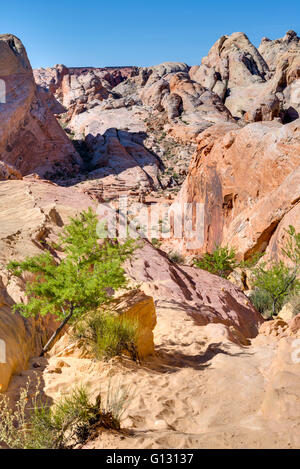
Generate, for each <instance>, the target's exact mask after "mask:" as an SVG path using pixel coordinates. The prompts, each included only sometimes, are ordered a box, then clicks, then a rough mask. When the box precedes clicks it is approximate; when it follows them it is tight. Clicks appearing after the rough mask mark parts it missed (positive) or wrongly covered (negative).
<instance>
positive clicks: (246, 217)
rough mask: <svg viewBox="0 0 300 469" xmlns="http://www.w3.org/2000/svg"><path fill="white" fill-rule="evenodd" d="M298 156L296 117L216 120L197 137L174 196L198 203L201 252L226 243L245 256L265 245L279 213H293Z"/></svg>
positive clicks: (299, 186)
mask: <svg viewBox="0 0 300 469" xmlns="http://www.w3.org/2000/svg"><path fill="white" fill-rule="evenodd" d="M299 154H300V120H297V121H295V122H293V123H290V124H287V125H285V126H283V125H281V124H279V123H275V122H274V123H257V124H249V125H247V126H246V127H245V128H243V129H238V127H237V126H235V125H232V124H222V125H217V126H214V127H212V128H210V129H208V130H207V131H206V132H204V133H203V134H202V135H201V137H199V141H198V151H197V152H196V155H195V157H194V159H193V161H192V163H191V166H190V169H189V175H188V177H187V180H186V182H185V183H184V186H183V188H182V190H181V193H180V195H179V197H178V199H179V200H180V201H181V202H199V203H203V204H204V210H205V228H204V231H205V236H204V239H205V242H204V246H203V250H204V251H207V250H208V251H210V250H212V249H213V248H214V246H215V245H216V244H221V243H222V244H230V245H231V246H234V247H235V248H236V249H237V251H238V253H239V255H240V257H244V258H248V257H249V256H250V255H251V254H252V253H254V252H261V251H264V250H265V249H266V247H267V246H268V243H269V241H270V239H271V237H272V236H273V235H274V233H275V231H276V229H277V227H278V225H279V223H280V222H282V223H283V224H284V226H286V225H287V223H285V222H284V218H285V216H286V217H291V214H292V212H291V210H292V209H293V210H294V213H295V216H296V217H297V213H299V211H298V208H299V207H298V206H299V197H300V166H299V163H300V160H299ZM296 206H297V208H296ZM289 212H290V214H289ZM275 246H276V242H275V238H274V242H273V247H272V248H270V249H272V250H273V249H275V250H276V249H278V248H276V247H275Z"/></svg>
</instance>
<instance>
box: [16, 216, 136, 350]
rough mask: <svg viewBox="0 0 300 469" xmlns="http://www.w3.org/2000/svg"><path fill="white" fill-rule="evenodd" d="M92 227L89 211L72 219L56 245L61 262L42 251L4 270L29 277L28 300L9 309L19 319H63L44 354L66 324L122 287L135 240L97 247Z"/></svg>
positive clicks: (103, 242) (107, 242)
mask: <svg viewBox="0 0 300 469" xmlns="http://www.w3.org/2000/svg"><path fill="white" fill-rule="evenodd" d="M97 224H98V219H97V216H96V215H95V214H94V213H93V211H92V210H91V209H89V210H88V211H86V212H85V211H84V212H82V213H81V214H80V215H79V216H77V217H75V218H71V220H70V224H69V225H67V226H65V227H64V230H63V232H62V234H61V235H60V240H59V243H58V244H57V246H56V249H57V250H58V251H60V252H62V256H61V257H62V259H61V260H59V259H56V258H54V257H53V256H52V255H51V254H50V253H49V252H47V253H44V254H40V255H37V256H34V257H28V258H27V259H26V260H25V261H23V262H16V261H12V262H10V263H9V264H8V266H7V268H8V270H9V271H10V272H11V273H12V274H13V275H15V276H19V277H20V276H21V275H22V274H23V273H24V272H31V273H33V274H34V280H33V281H32V282H28V283H27V285H26V295H27V298H28V302H27V303H26V304H25V303H21V304H17V305H15V307H14V310H15V311H18V312H20V313H21V314H22V315H23V316H24V317H30V316H37V315H41V316H45V315H47V314H48V313H52V314H54V315H56V316H57V317H58V319H60V320H61V321H62V322H61V324H60V326H59V327H58V329H57V330H56V332H55V333H54V334H53V336H52V337H51V339H50V341H49V342H48V343H47V344H46V346H45V347H44V349H43V354H44V353H46V352H47V351H48V350H49V349H50V347H51V345H52V343H53V342H54V340H55V339H56V337H57V336H58V335H59V333H60V332H61V331H62V330H63V329H64V328H65V326H66V324H67V323H69V322H73V321H75V320H76V319H78V318H79V317H80V316H81V315H82V314H84V313H86V312H88V311H91V310H94V309H96V308H97V307H98V306H100V305H101V304H103V303H105V302H107V301H109V299H110V291H111V289H113V290H117V289H119V288H121V287H124V286H126V283H127V281H126V277H125V273H124V270H123V268H122V264H123V262H124V261H125V260H126V259H127V258H128V257H129V256H130V255H131V254H132V252H133V251H134V249H135V247H134V242H133V241H132V240H130V239H128V240H126V241H125V242H123V243H122V244H121V243H119V242H118V241H117V240H111V239H106V240H101V244H100V240H99V238H98V235H97Z"/></svg>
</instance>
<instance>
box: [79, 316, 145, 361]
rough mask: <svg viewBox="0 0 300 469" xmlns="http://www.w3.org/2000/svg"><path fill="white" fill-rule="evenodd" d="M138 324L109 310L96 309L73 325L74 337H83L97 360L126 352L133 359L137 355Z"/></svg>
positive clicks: (136, 357)
mask: <svg viewBox="0 0 300 469" xmlns="http://www.w3.org/2000/svg"><path fill="white" fill-rule="evenodd" d="M137 331H138V324H137V322H135V321H133V320H129V319H127V318H124V317H118V316H115V315H113V314H112V313H109V312H103V311H96V312H94V313H92V314H89V315H88V316H87V317H86V319H85V320H83V321H80V322H78V323H77V325H76V326H75V337H77V338H78V339H83V340H84V341H85V342H86V344H87V346H89V347H90V348H91V350H92V351H93V353H94V355H95V357H96V358H97V359H99V360H101V359H106V360H109V359H110V358H113V357H115V356H120V355H122V354H123V353H124V352H127V353H128V354H129V356H131V357H132V358H133V359H134V360H137V359H138V356H137V347H136V341H137Z"/></svg>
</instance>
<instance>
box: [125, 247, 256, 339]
mask: <svg viewBox="0 0 300 469" xmlns="http://www.w3.org/2000/svg"><path fill="white" fill-rule="evenodd" d="M126 271H127V274H128V275H129V277H131V279H133V280H134V281H136V282H138V284H141V288H142V289H143V290H144V291H145V293H146V294H149V295H151V296H153V298H154V299H155V300H156V305H157V306H158V307H159V308H163V307H169V308H171V309H172V308H174V309H176V308H179V309H181V310H184V311H186V313H187V314H188V315H189V316H191V317H192V318H193V319H194V321H195V323H196V324H197V325H200V326H205V325H206V324H210V323H219V324H224V325H225V326H227V327H228V328H229V329H230V328H231V330H230V331H231V332H232V333H234V332H235V331H238V333H240V334H242V336H244V338H253V337H255V336H256V335H257V334H258V328H259V326H260V324H262V322H263V319H262V317H261V315H260V314H259V313H258V312H257V311H256V310H255V308H254V307H253V306H252V305H251V303H250V302H249V300H248V298H247V297H246V296H245V295H244V294H243V293H242V291H241V290H240V289H239V288H237V287H236V286H235V285H233V284H232V283H230V282H228V281H227V280H224V279H222V278H220V277H217V276H215V275H211V274H210V273H208V272H205V271H203V270H200V269H197V268H195V267H187V266H178V265H176V264H174V263H173V262H170V261H169V259H168V258H167V256H166V255H165V254H164V253H162V252H161V251H158V250H156V249H154V248H153V247H152V245H151V244H150V243H145V245H144V246H143V248H141V249H140V250H138V251H137V252H136V253H135V255H134V256H133V258H132V259H131V261H128V262H127V267H126Z"/></svg>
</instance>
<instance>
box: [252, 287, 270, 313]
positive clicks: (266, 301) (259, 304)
mask: <svg viewBox="0 0 300 469" xmlns="http://www.w3.org/2000/svg"><path fill="white" fill-rule="evenodd" d="M249 299H250V301H251V303H252V304H253V306H254V307H255V308H256V309H257V311H259V312H260V313H261V314H262V315H263V316H265V318H268V317H270V316H272V303H273V301H272V297H271V295H270V293H269V292H267V291H266V290H258V289H255V290H253V291H252V292H251V294H250V296H249Z"/></svg>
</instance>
